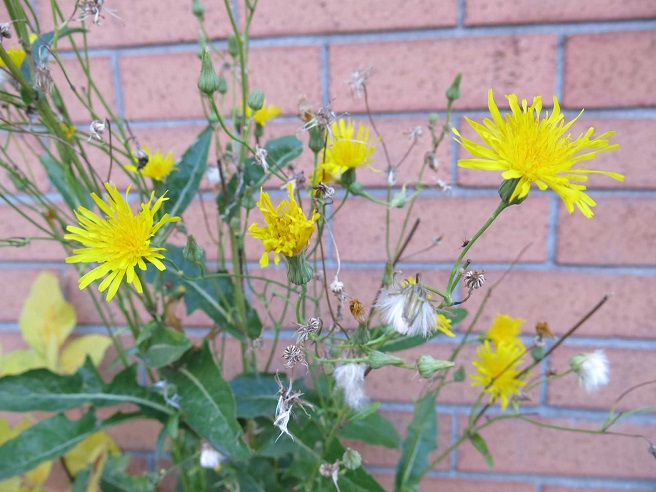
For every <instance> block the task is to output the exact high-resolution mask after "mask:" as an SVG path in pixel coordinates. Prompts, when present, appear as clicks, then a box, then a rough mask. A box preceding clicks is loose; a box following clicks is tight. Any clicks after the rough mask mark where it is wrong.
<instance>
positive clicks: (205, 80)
mask: <svg viewBox="0 0 656 492" xmlns="http://www.w3.org/2000/svg"><path fill="white" fill-rule="evenodd" d="M197 85H198V89H199V90H200V91H201V92H202V93H204V94H207V95H208V96H211V95H212V94H213V93H214V92H216V91H218V90H219V87H220V85H221V83H220V81H219V77H218V75H216V72H215V71H214V65H213V64H212V55H211V54H210V50H208V49H207V48H205V49H203V56H202V61H201V68H200V77H198V84H197Z"/></svg>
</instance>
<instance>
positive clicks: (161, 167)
mask: <svg viewBox="0 0 656 492" xmlns="http://www.w3.org/2000/svg"><path fill="white" fill-rule="evenodd" d="M143 150H144V152H146V155H147V156H148V163H147V164H146V165H145V166H144V167H143V168H141V169H139V168H138V167H137V166H135V165H132V164H128V165H127V166H125V169H126V170H127V171H132V172H135V173H136V172H140V173H141V174H143V175H144V176H148V177H149V178H151V179H153V180H154V181H164V179H165V178H166V177H167V176H168V175H169V174H171V173H172V172H173V171H177V169H176V168H175V167H174V166H175V159H173V153H172V152H169V153H168V154H166V155H164V154H162V153H161V152H160V151H159V150H158V151H156V152H155V153H154V154H153V153H151V152H150V150H149V149H148V147H146V146H145V145H144V146H143ZM134 160H135V162H137V161H138V160H137V159H136V158H135V159H134Z"/></svg>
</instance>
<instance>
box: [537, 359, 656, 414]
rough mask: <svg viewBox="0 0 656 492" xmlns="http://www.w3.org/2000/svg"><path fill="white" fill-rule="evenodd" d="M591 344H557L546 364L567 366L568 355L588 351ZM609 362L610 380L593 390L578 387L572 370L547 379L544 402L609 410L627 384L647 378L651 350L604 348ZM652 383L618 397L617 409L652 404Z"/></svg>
mask: <svg viewBox="0 0 656 492" xmlns="http://www.w3.org/2000/svg"><path fill="white" fill-rule="evenodd" d="M593 350H595V348H594V347H560V348H558V349H557V350H556V351H555V352H554V354H553V356H552V357H551V361H550V367H551V368H552V369H555V370H556V371H558V372H559V373H562V372H565V371H566V370H568V369H569V359H570V358H571V357H572V356H573V355H575V354H577V353H580V352H592V351H593ZM605 353H606V356H607V357H608V362H609V364H610V382H609V384H608V385H607V386H604V387H603V388H600V389H599V390H598V391H595V392H593V393H587V392H586V391H585V389H584V388H581V387H579V384H578V378H577V377H576V375H575V374H572V375H571V376H566V377H564V378H561V379H557V380H555V381H552V382H550V383H549V386H548V388H549V390H548V394H547V402H548V403H549V404H550V405H558V406H564V407H579V408H599V409H602V410H610V408H611V407H613V405H614V404H615V402H616V400H617V398H619V396H620V395H621V394H622V393H624V391H626V390H628V389H629V388H630V387H632V386H635V385H638V384H640V383H643V382H646V381H648V380H649V379H651V378H650V377H649V375H648V374H647V371H646V368H648V367H650V365H651V363H652V361H653V359H654V352H653V350H652V351H650V350H635V349H634V350H629V349H605ZM653 400H654V385H648V386H645V387H642V388H638V389H636V390H635V391H633V392H631V393H629V394H628V395H627V396H626V397H624V398H622V401H621V402H620V404H619V406H618V407H617V410H619V411H623V410H635V409H637V408H642V407H646V406H649V405H652V404H653Z"/></svg>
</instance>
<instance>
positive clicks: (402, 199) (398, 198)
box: [390, 190, 408, 208]
mask: <svg viewBox="0 0 656 492" xmlns="http://www.w3.org/2000/svg"><path fill="white" fill-rule="evenodd" d="M407 203H408V197H407V196H406V194H405V190H401V191H399V192H398V193H395V194H394V196H393V197H392V201H391V202H390V207H392V208H403V207H405V205H406V204H407Z"/></svg>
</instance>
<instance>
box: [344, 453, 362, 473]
mask: <svg viewBox="0 0 656 492" xmlns="http://www.w3.org/2000/svg"><path fill="white" fill-rule="evenodd" d="M342 464H343V465H344V468H346V469H347V470H355V469H356V468H360V466H361V465H362V456H360V453H358V452H357V451H356V450H355V449H351V448H347V449H346V451H344V455H343V456H342Z"/></svg>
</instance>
